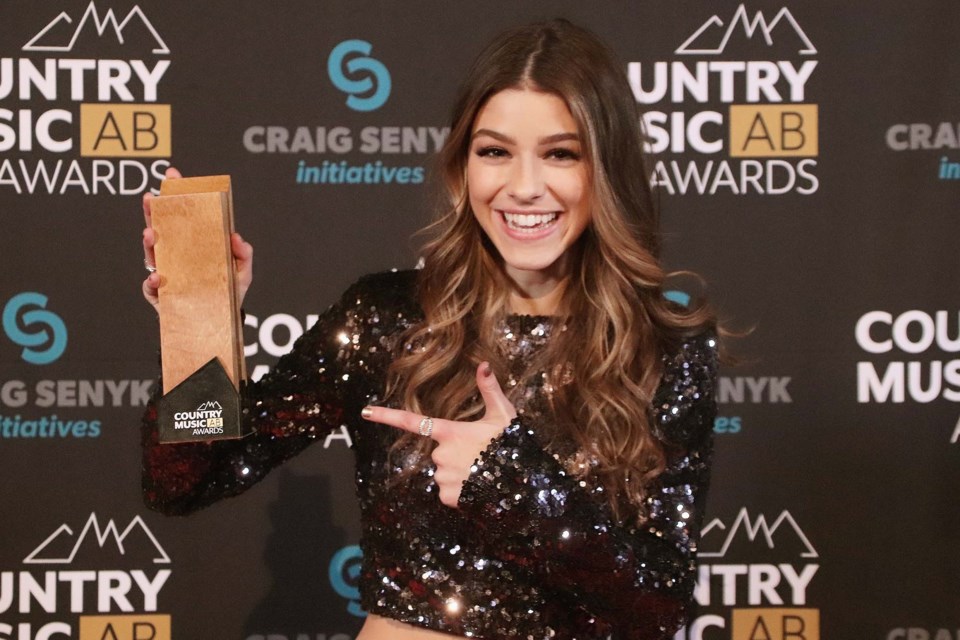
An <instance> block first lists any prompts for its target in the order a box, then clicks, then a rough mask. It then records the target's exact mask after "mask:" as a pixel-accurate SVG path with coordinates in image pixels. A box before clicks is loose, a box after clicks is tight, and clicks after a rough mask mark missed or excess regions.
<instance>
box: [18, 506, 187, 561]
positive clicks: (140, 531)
mask: <svg viewBox="0 0 960 640" xmlns="http://www.w3.org/2000/svg"><path fill="white" fill-rule="evenodd" d="M134 534H136V535H137V536H145V537H146V538H147V540H149V542H150V543H151V544H152V545H153V547H154V548H155V549H156V552H157V555H156V556H154V558H153V563H154V564H170V556H169V555H167V552H166V551H164V550H163V547H161V546H160V542H159V541H157V538H156V536H154V535H153V532H152V531H150V529H149V528H147V525H146V524H145V523H144V522H143V519H142V518H140V516H134V518H133V519H132V520H131V521H130V523H129V524H128V525H127V526H126V528H125V529H124V530H123V531H120V530H119V529H118V528H117V525H116V523H115V522H114V521H113V518H111V519H110V520H108V521H107V524H106V526H104V527H101V526H100V521H99V519H98V518H97V514H95V513H91V514H90V517H89V518H87V522H86V524H85V525H84V527H83V530H82V531H81V532H80V535H79V536H77V537H76V540H75V542H74V543H73V547H72V548H71V549H70V552H69V553H68V554H67V555H66V556H62V557H55V556H46V555H45V554H44V552H45V551H46V550H47V548H48V547H50V546H51V545H52V544H54V543H55V542H57V543H58V544H59V543H60V541H62V540H64V536H66V539H69V538H72V537H73V530H72V529H71V528H70V527H69V525H67V524H66V523H64V524H61V525H60V526H59V527H57V529H56V531H54V532H53V533H51V534H50V535H49V536H47V539H46V540H44V541H43V542H41V543H40V545H39V546H38V547H37V548H36V549H34V550H33V551H31V552H30V554H29V555H28V556H27V557H26V558H24V559H23V563H24V564H70V563H72V562H73V559H74V558H75V557H76V556H77V552H78V551H80V549H81V548H82V547H83V546H84V543H85V542H86V543H87V546H89V545H90V544H93V542H88V541H87V539H88V536H94V537H95V542H96V544H97V546H98V547H99V548H100V549H103V548H104V547H105V546H107V544H108V543H109V542H110V541H111V540H112V542H113V544H114V545H116V549H117V550H118V551H119V552H120V555H126V550H125V549H124V546H123V544H124V542H125V541H127V538H128V537H130V536H132V535H134Z"/></svg>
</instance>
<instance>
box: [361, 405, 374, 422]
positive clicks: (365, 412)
mask: <svg viewBox="0 0 960 640" xmlns="http://www.w3.org/2000/svg"><path fill="white" fill-rule="evenodd" d="M360 415H362V416H363V417H364V418H366V419H367V420H369V419H370V418H371V416H373V409H371V408H370V407H364V408H363V409H362V410H361V411H360Z"/></svg>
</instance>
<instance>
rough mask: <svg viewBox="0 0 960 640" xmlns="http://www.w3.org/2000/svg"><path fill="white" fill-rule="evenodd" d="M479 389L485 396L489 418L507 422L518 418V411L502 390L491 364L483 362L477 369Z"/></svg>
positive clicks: (484, 402) (484, 401)
mask: <svg viewBox="0 0 960 640" xmlns="http://www.w3.org/2000/svg"><path fill="white" fill-rule="evenodd" d="M477 388H478V389H480V395H481V396H483V404H484V406H485V407H486V416H487V417H490V418H495V419H496V418H503V419H505V420H513V419H514V418H516V417H517V410H516V409H515V408H514V406H513V403H512V402H510V400H509V399H507V396H506V395H505V394H504V393H503V389H501V388H500V382H498V381H497V376H496V374H495V373H494V372H493V369H492V368H491V367H490V363H489V362H481V363H480V366H479V367H477Z"/></svg>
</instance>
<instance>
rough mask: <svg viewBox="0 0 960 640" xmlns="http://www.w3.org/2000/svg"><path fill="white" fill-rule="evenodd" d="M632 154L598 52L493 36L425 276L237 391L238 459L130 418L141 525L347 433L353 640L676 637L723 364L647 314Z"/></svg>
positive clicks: (639, 162)
mask: <svg viewBox="0 0 960 640" xmlns="http://www.w3.org/2000/svg"><path fill="white" fill-rule="evenodd" d="M641 146H642V140H641V132H640V128H639V118H638V114H637V110H636V104H635V102H634V100H633V97H632V94H631V92H630V89H629V87H628V86H627V82H626V79H625V77H624V73H623V70H622V69H621V68H619V67H618V66H617V65H616V64H615V63H614V62H613V60H612V57H611V55H610V54H609V53H608V51H607V50H606V49H605V48H604V46H603V45H602V44H601V43H600V42H599V41H598V40H597V38H596V37H595V36H593V35H592V34H590V33H589V32H587V31H585V30H583V29H580V28H578V27H575V26H573V25H571V24H570V23H568V22H566V21H562V20H559V21H553V22H549V23H545V24H536V25H531V26H526V27H521V28H517V29H514V30H511V31H508V32H506V33H504V34H502V35H501V36H499V37H498V38H497V39H495V40H494V41H493V42H492V43H491V44H490V45H489V46H488V47H487V49H486V50H485V51H484V52H483V53H482V54H481V55H480V57H479V58H478V59H477V61H476V62H475V63H474V65H473V67H472V68H471V69H470V71H469V73H468V74H467V77H466V80H465V82H464V84H463V87H462V89H461V92H460V95H459V98H458V100H457V103H456V106H455V109H454V112H453V119H452V123H451V132H450V136H449V138H448V140H447V142H446V146H445V148H444V149H443V151H442V155H441V162H442V168H443V171H444V177H445V184H446V189H447V192H448V194H449V205H450V206H449V208H448V209H447V210H445V211H441V212H440V215H439V216H438V218H437V219H436V221H435V222H434V223H433V224H432V225H431V227H430V231H431V233H432V236H431V240H430V241H429V242H428V243H427V245H426V247H425V249H424V257H425V261H424V267H423V269H422V270H421V271H419V272H398V273H382V274H376V275H371V276H367V277H364V278H362V279H361V280H360V281H359V282H357V283H356V284H355V285H353V286H352V287H351V288H350V289H349V290H348V291H347V292H346V293H345V294H344V295H343V297H342V298H341V300H340V301H339V302H338V303H337V304H335V305H334V306H333V307H331V308H330V309H329V310H328V311H326V312H325V313H324V314H323V315H322V316H321V318H320V320H319V322H317V324H316V325H315V326H314V327H313V329H312V330H311V331H309V332H308V333H307V334H305V335H304V336H303V337H302V338H301V339H300V340H299V341H298V342H297V344H296V345H295V346H294V349H293V351H292V352H291V353H290V354H289V355H287V356H285V357H283V358H282V359H281V360H280V362H279V363H278V364H277V366H276V368H275V369H274V371H273V372H272V374H271V375H270V376H269V377H267V378H265V379H264V380H262V381H261V382H260V383H258V384H256V385H252V386H251V387H250V388H249V389H248V390H247V391H246V392H245V397H244V409H243V412H244V416H245V419H247V420H249V421H250V422H251V425H252V428H253V429H254V430H255V433H254V434H253V435H251V436H249V437H248V438H246V439H244V440H242V441H231V442H218V443H212V444H181V445H158V444H157V443H156V437H155V430H154V425H153V415H152V414H151V413H149V412H148V415H147V419H146V420H145V430H144V495H145V498H146V500H147V502H148V504H150V505H151V506H153V507H155V508H157V509H159V510H161V511H165V512H168V513H186V512H188V511H190V510H193V509H196V508H199V507H202V506H205V505H207V504H209V503H211V502H212V501H214V500H217V499H219V498H222V497H224V496H229V495H234V494H236V493H239V492H241V491H243V490H245V489H246V488H248V487H250V486H251V485H253V484H254V483H256V482H257V481H258V480H260V479H261V478H262V477H263V476H264V475H265V474H266V473H267V472H268V471H269V470H270V469H271V468H273V467H275V466H276V465H277V464H279V463H280V462H282V461H283V460H285V459H287V458H289V457H290V456H292V455H294V454H295V453H297V452H299V451H300V450H302V449H303V448H304V447H306V446H307V445H309V444H310V443H312V442H315V441H316V440H317V439H322V437H323V436H324V435H325V434H326V432H327V431H328V430H329V429H331V428H336V427H339V425H341V424H346V425H347V426H348V427H349V428H350V429H351V432H352V438H353V444H354V449H355V454H356V463H357V476H356V482H357V490H358V496H359V499H360V506H361V519H362V529H363V534H362V540H361V547H362V549H363V554H364V559H363V570H362V576H361V585H360V586H361V595H362V604H363V606H364V607H365V609H366V610H367V611H368V612H369V614H370V615H369V617H368V618H367V622H366V624H365V625H364V628H363V631H362V632H361V635H360V638H363V639H365V640H366V639H375V638H429V637H435V636H442V635H443V634H454V635H461V636H469V637H477V638H506V637H523V638H606V637H615V638H638V639H639V638H642V639H643V640H655V639H659V638H669V637H671V636H672V634H673V632H674V631H675V630H676V629H677V628H678V627H679V626H681V625H682V624H683V623H684V622H685V620H686V616H687V615H688V612H689V608H690V602H691V593H692V589H693V582H694V569H695V567H694V562H695V555H696V547H697V542H698V536H699V528H700V521H701V517H702V514H703V508H704V494H705V491H706V485H707V480H708V475H709V457H710V450H711V431H712V425H713V418H714V415H715V412H716V409H715V403H714V400H713V384H714V379H715V374H716V365H717V348H718V345H717V339H716V337H715V334H714V333H713V331H712V325H713V318H712V316H711V314H710V312H709V311H708V310H707V309H706V308H705V307H700V308H696V309H687V308H681V307H678V306H676V305H673V304H671V303H669V302H668V301H666V300H665V299H664V297H663V282H664V273H663V271H662V269H661V267H660V265H659V263H658V258H657V256H658V248H659V243H658V235H657V216H656V212H655V210H654V207H653V205H652V202H651V196H650V189H649V186H648V184H647V181H646V179H645V175H646V168H645V166H644V162H643V157H642V154H641ZM173 175H176V174H173ZM144 210H145V213H146V216H147V220H148V227H149V198H146V199H145V207H144ZM153 240H154V239H153V234H152V231H151V230H150V229H149V228H148V229H147V230H146V231H145V233H144V247H145V250H146V256H147V262H148V264H152V260H153V256H152V247H153ZM234 253H235V255H236V257H237V261H238V268H239V270H240V276H241V282H242V285H243V288H244V290H245V289H246V287H247V286H248V285H249V283H250V274H251V263H252V249H251V247H250V246H249V245H248V244H246V243H245V242H243V241H242V240H241V239H240V238H239V236H237V237H235V238H234ZM158 283H159V280H158V278H157V276H156V274H151V275H150V276H149V277H148V278H147V280H146V281H145V282H144V293H145V295H146V297H147V298H148V299H149V300H150V301H151V302H154V303H155V302H156V293H157V285H158Z"/></svg>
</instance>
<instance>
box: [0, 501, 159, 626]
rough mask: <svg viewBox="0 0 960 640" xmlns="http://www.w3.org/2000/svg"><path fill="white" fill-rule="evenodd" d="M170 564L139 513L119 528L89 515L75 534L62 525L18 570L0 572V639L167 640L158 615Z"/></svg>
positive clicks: (112, 520) (24, 560) (71, 529)
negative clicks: (102, 522) (147, 639)
mask: <svg viewBox="0 0 960 640" xmlns="http://www.w3.org/2000/svg"><path fill="white" fill-rule="evenodd" d="M170 565H171V559H170V556H169V555H168V554H167V552H166V551H165V550H164V549H163V547H162V546H161V545H160V542H159V541H158V540H157V537H156V536H155V535H154V534H153V532H152V531H151V530H150V529H149V528H148V527H147V525H146V524H145V523H144V521H143V520H142V519H141V518H140V516H134V517H133V518H132V519H131V520H130V522H129V523H128V524H127V525H126V526H125V527H124V528H123V529H122V530H121V529H120V527H118V526H117V523H116V522H115V521H114V519H112V518H111V519H109V520H107V522H106V524H101V520H100V518H99V517H98V516H97V514H95V513H91V514H90V516H89V517H88V518H87V521H86V522H85V523H84V525H83V527H82V529H81V530H80V532H79V533H78V534H75V533H74V529H73V528H71V527H70V525H68V524H66V523H64V524H61V525H60V526H59V527H57V528H56V530H54V531H53V533H51V534H50V535H49V536H47V538H46V539H45V540H43V541H42V542H41V543H40V544H39V545H37V547H36V548H35V549H34V550H33V551H31V552H30V553H28V554H27V556H26V557H25V558H24V559H23V565H22V567H21V568H20V569H19V570H3V571H0V620H2V622H0V637H3V638H11V639H12V638H14V637H15V638H16V640H53V639H54V638H59V637H66V638H77V639H78V640H139V639H146V638H149V639H150V640H170V638H171V631H170V624H171V619H170V615H169V614H165V613H158V610H159V600H160V592H161V591H162V590H163V588H164V587H165V586H166V584H167V582H168V581H169V579H170V576H171V574H172V570H171V569H170ZM18 617H19V618H21V619H20V620H17V618H18ZM48 618H54V620H48ZM41 619H42V620H44V622H37V620H41ZM15 632H16V634H17V635H15V636H14V635H13V634H14V633H15Z"/></svg>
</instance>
